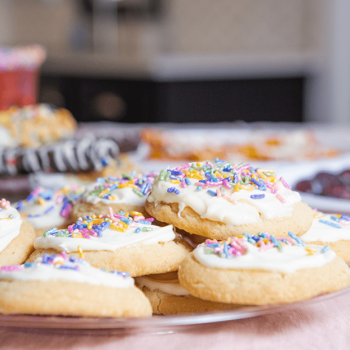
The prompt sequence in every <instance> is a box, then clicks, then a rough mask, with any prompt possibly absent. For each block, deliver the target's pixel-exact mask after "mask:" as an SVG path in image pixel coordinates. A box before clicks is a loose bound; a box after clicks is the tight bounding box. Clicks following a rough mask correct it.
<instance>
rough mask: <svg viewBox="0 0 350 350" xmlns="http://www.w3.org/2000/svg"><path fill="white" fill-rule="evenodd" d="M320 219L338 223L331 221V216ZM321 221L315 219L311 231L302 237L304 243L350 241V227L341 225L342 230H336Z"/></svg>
mask: <svg viewBox="0 0 350 350" xmlns="http://www.w3.org/2000/svg"><path fill="white" fill-rule="evenodd" d="M333 215H335V214H333ZM320 219H321V220H326V221H330V222H333V223H337V222H336V221H334V220H332V219H331V215H329V214H325V215H324V216H323V217H322V218H320ZM320 219H314V221H313V222H312V225H311V227H310V229H309V231H307V232H306V233H305V234H303V235H302V236H301V237H300V238H301V239H302V240H303V241H304V242H317V241H320V242H336V241H340V240H348V239H350V225H348V226H346V225H341V226H342V228H336V227H333V226H330V225H327V224H323V223H322V222H320ZM337 224H338V223H337Z"/></svg>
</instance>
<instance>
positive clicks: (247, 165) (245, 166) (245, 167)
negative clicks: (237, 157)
mask: <svg viewBox="0 0 350 350" xmlns="http://www.w3.org/2000/svg"><path fill="white" fill-rule="evenodd" d="M249 168H250V164H246V165H242V166H240V167H239V168H237V169H236V170H238V171H239V170H241V171H242V170H246V169H249Z"/></svg>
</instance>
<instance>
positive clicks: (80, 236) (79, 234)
mask: <svg viewBox="0 0 350 350" xmlns="http://www.w3.org/2000/svg"><path fill="white" fill-rule="evenodd" d="M72 237H73V238H84V237H83V235H82V234H81V233H73V234H72Z"/></svg>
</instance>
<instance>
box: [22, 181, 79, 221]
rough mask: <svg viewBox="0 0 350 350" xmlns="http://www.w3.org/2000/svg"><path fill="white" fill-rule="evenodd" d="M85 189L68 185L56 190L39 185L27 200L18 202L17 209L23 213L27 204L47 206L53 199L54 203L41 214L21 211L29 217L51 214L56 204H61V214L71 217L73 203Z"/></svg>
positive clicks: (64, 216) (67, 217) (66, 217)
mask: <svg viewBox="0 0 350 350" xmlns="http://www.w3.org/2000/svg"><path fill="white" fill-rule="evenodd" d="M83 193H84V190H83V189H82V188H80V187H78V186H77V185H72V186H67V187H64V188H62V189H60V190H57V189H56V190H54V189H49V188H44V187H37V188H36V189H35V190H33V191H32V192H31V193H30V194H29V195H28V197H27V198H26V199H25V200H20V201H19V202H18V203H17V207H16V209H17V210H18V211H19V212H20V213H21V212H22V211H23V209H24V208H25V207H26V206H29V205H42V206H46V205H45V204H46V203H47V202H51V201H53V202H54V204H52V205H50V206H49V207H48V208H46V209H45V210H44V211H43V212H42V213H41V214H30V213H23V212H22V213H21V215H22V216H25V217H27V218H36V217H41V216H44V215H47V214H49V213H50V212H51V211H52V210H54V208H55V205H58V206H61V208H60V215H61V216H62V217H63V218H65V219H69V218H70V214H71V211H72V208H73V205H74V204H75V203H76V202H77V201H78V200H79V199H80V198H81V197H82V195H83Z"/></svg>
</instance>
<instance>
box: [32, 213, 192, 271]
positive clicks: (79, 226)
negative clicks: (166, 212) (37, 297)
mask: <svg viewBox="0 0 350 350" xmlns="http://www.w3.org/2000/svg"><path fill="white" fill-rule="evenodd" d="M131 215H132V216H131ZM83 219H84V221H83V220H80V221H79V220H78V221H77V223H76V224H74V225H70V226H69V227H68V229H66V230H57V229H52V230H49V231H48V232H46V233H45V234H44V236H43V237H39V238H37V239H36V240H35V242H34V247H35V249H36V250H35V251H34V252H33V253H32V254H31V256H30V257H29V259H28V261H29V262H32V261H34V260H35V259H36V258H37V257H39V256H41V255H42V254H44V253H47V254H53V253H57V252H61V251H63V250H64V251H65V252H67V253H73V252H77V251H79V249H83V250H84V251H85V253H84V254H85V257H86V260H87V261H89V262H90V263H91V265H93V266H96V267H102V268H107V269H109V270H118V271H126V272H128V273H130V275H131V276H132V277H134V276H143V275H149V274H153V273H164V272H169V271H177V270H178V267H179V264H180V262H181V261H182V260H183V259H184V258H185V257H186V256H187V255H188V253H189V252H190V251H191V250H192V249H191V247H190V245H188V243H186V242H185V241H184V240H181V239H180V238H179V237H177V236H176V234H175V233H174V230H173V226H171V225H168V226H165V227H159V226H156V225H151V223H152V221H153V219H152V218H149V219H145V218H144V217H143V216H141V214H140V213H134V212H132V213H131V214H129V213H124V212H119V213H118V214H114V213H113V211H112V209H111V208H110V209H109V214H108V215H105V216H102V215H101V216H100V217H99V218H90V217H89V216H88V217H83Z"/></svg>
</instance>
